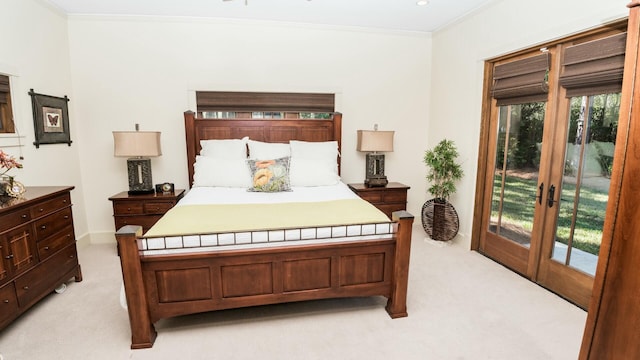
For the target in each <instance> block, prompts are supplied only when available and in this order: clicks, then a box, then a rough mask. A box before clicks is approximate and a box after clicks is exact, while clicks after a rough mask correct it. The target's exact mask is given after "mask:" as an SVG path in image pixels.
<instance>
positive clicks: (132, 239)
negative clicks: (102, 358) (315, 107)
mask: <svg viewBox="0 0 640 360" xmlns="http://www.w3.org/2000/svg"><path fill="white" fill-rule="evenodd" d="M184 119H185V130H186V145H187V168H188V172H189V181H190V184H193V185H194V186H193V187H192V189H191V190H190V191H189V192H188V193H187V195H186V196H185V198H184V199H183V200H184V201H183V200H181V202H180V203H179V204H178V205H177V206H176V207H174V208H173V209H171V210H170V211H169V212H167V214H166V215H165V216H163V218H162V219H160V221H158V223H157V224H156V225H154V226H153V227H152V228H151V229H150V230H149V231H148V232H147V233H146V234H144V235H143V234H142V228H141V227H140V226H125V227H123V228H121V229H118V231H117V232H116V239H117V242H118V252H119V255H120V263H121V267H122V276H123V283H124V289H125V291H124V293H125V298H126V305H127V311H128V314H129V322H130V326H131V348H132V349H139V348H148V347H151V346H153V343H154V341H155V338H156V330H155V327H154V323H155V322H157V321H158V320H160V319H163V318H169V317H175V316H180V315H186V314H194V313H200V312H207V311H214V310H222V309H231V308H240V307H249V306H257V305H267V304H276V303H286V302H296V301H306V300H316V299H328V298H341V297H365V296H384V297H386V298H387V299H388V300H387V305H386V311H387V312H388V314H389V315H390V316H391V318H398V317H405V316H407V307H406V298H407V284H408V270H409V257H410V245H411V227H412V224H413V216H412V215H411V214H409V213H407V212H404V211H401V212H396V213H394V214H393V216H392V219H389V218H387V217H386V216H385V215H384V214H382V212H380V211H378V210H377V209H375V208H374V207H373V206H371V205H370V204H368V203H367V202H365V201H363V200H361V199H359V198H357V196H355V195H354V194H352V193H351V192H350V191H349V190H348V189H347V188H346V186H344V184H342V183H341V182H339V181H338V182H337V183H336V184H335V185H327V186H318V187H317V188H318V189H316V188H315V187H314V186H308V187H306V186H300V187H298V186H291V190H292V191H283V192H279V194H277V195H275V197H280V200H278V201H274V202H275V203H274V204H266V203H263V202H262V201H260V202H259V203H256V201H254V200H251V199H252V197H253V196H258V197H264V198H265V199H266V198H271V195H265V194H263V193H260V192H255V193H253V192H249V191H247V189H246V188H241V189H235V190H233V189H232V190H231V193H230V194H229V193H228V190H229V189H223V187H208V186H202V184H205V185H207V181H204V180H203V178H202V176H200V175H201V174H203V172H202V170H197V171H196V169H202V164H203V163H202V159H203V156H204V152H205V148H206V149H209V147H208V146H205V145H204V144H205V143H206V144H209V143H214V144H218V143H225V141H226V140H227V139H236V140H237V139H247V137H248V138H249V139H252V140H251V141H253V144H254V145H253V146H254V149H260V148H257V147H256V146H258V145H260V146H270V145H267V144H278V143H279V144H287V143H289V142H290V140H291V147H290V148H291V149H292V150H291V151H292V152H293V149H294V144H296V143H297V144H298V145H297V146H304V147H306V146H310V147H309V149H316V148H317V146H324V145H323V144H330V143H331V144H337V149H336V150H337V152H336V153H337V154H339V149H340V145H341V127H342V123H341V122H342V116H341V114H339V113H335V114H333V116H332V118H330V119H323V120H317V119H315V120H298V119H296V120H273V119H265V120H246V119H245V120H243V119H205V118H198V117H196V114H195V113H193V112H190V111H187V112H185V114H184ZM208 140H213V141H209V142H207V141H208ZM218 140H222V141H218ZM251 146H252V145H249V146H248V147H249V150H250V151H249V154H250V155H251ZM304 147H303V148H304ZM245 149H246V147H245ZM269 149H271V147H269ZM301 149H302V148H301ZM267 152H268V151H267ZM313 153H317V151H315V150H314V151H313ZM295 154H301V152H300V150H296V152H295V153H294V154H293V155H292V156H291V157H290V159H291V162H292V163H291V171H292V172H291V181H292V184H293V185H300V184H301V183H300V181H304V177H306V174H308V173H309V174H310V173H313V171H312V170H309V169H306V170H309V172H307V171H306V170H305V172H304V174H305V175H304V176H303V177H300V176H298V178H296V177H295V176H294V162H295V160H294V159H297V158H296V155H295ZM245 155H246V154H245ZM334 163H335V164H334V165H333V166H335V167H336V168H337V170H336V171H339V168H338V167H339V160H338V157H336V161H335V162H334ZM197 164H200V166H201V167H200V168H199V167H198V165H197ZM256 164H257V166H258V167H259V166H263V165H265V164H264V162H262V161H258V160H256ZM297 164H298V165H296V166H297V169H298V171H297V173H298V174H300V171H299V170H300V169H304V167H301V166H302V165H301V164H302V162H300V160H298V163H297ZM218 165H219V164H218ZM251 169H253V167H251ZM259 170H260V169H257V171H259ZM257 171H256V172H254V173H253V174H252V175H256V174H257ZM256 178H257V177H253V178H252V179H253V183H252V184H251V186H255V184H256V180H255V179H256ZM294 179H295V180H296V181H295V182H294ZM214 182H215V181H214ZM196 185H198V186H196ZM260 185H261V184H260ZM302 185H306V184H302ZM320 188H323V189H327V190H322V191H325V192H324V193H322V192H320V193H318V192H316V190H318V191H321V190H320ZM345 189H346V190H345ZM234 191H235V192H234ZM326 191H328V192H326ZM224 194H227V195H224ZM300 194H302V195H303V196H302V197H301V198H300V197H299V195H300ZM206 197H208V198H210V199H213V200H212V201H214V202H216V201H217V202H219V203H220V204H216V205H205V204H203V202H208V201H204V200H202V199H203V198H206ZM294 198H296V199H302V200H291V199H294ZM216 199H217V200H216ZM225 199H233V200H228V201H227V200H225ZM318 200H321V201H318ZM267 202H269V201H267ZM274 207H275V209H276V210H273V209H274ZM264 214H267V215H268V214H279V215H280V216H271V217H270V216H266V215H264ZM301 214H303V215H301ZM238 219H240V220H241V221H239V220H238ZM243 219H244V220H243ZM247 219H249V220H247ZM291 221H293V223H292V222H291ZM205 223H207V224H208V225H206V226H205V225H204V224H205ZM209 223H210V224H209ZM240 223H246V224H242V225H243V226H246V227H244V228H242V229H240V228H237V226H240V225H238V224H240Z"/></svg>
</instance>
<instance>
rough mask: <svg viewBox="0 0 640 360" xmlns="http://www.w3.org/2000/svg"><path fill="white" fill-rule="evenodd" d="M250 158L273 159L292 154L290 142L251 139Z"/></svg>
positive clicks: (249, 143)
mask: <svg viewBox="0 0 640 360" xmlns="http://www.w3.org/2000/svg"><path fill="white" fill-rule="evenodd" d="M248 145H249V159H252V160H271V159H279V158H283V157H289V156H291V147H290V146H289V144H282V143H267V142H262V141H255V140H249V142H248Z"/></svg>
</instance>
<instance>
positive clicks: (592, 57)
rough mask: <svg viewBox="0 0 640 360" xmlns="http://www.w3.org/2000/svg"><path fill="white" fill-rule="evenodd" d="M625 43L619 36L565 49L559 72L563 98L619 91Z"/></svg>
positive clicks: (620, 35) (622, 37) (623, 37)
mask: <svg viewBox="0 0 640 360" xmlns="http://www.w3.org/2000/svg"><path fill="white" fill-rule="evenodd" d="M626 41H627V34H626V33H621V34H617V35H613V36H609V37H606V38H602V39H598V40H593V41H588V42H585V43H582V44H578V45H573V46H568V47H567V48H566V49H565V50H564V56H563V61H562V72H561V73H560V85H561V86H563V87H565V88H566V89H567V97H573V96H581V95H596V94H607V93H616V92H620V91H621V90H622V74H623V70H624V53H625V46H626Z"/></svg>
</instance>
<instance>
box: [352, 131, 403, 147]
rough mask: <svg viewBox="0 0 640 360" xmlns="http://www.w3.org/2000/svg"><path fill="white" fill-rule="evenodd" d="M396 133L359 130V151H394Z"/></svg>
mask: <svg viewBox="0 0 640 360" xmlns="http://www.w3.org/2000/svg"><path fill="white" fill-rule="evenodd" d="M394 133H395V131H373V130H358V147H357V150H358V151H367V152H371V151H373V152H376V151H380V152H388V151H393V134H394Z"/></svg>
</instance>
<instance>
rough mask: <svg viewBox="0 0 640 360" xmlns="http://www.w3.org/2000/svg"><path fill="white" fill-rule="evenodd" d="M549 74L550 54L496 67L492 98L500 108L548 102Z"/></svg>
mask: <svg viewBox="0 0 640 360" xmlns="http://www.w3.org/2000/svg"><path fill="white" fill-rule="evenodd" d="M548 72H549V54H548V53H543V54H540V55H536V56H532V57H528V58H525V59H520V60H515V61H511V62H508V63H504V64H500V65H496V66H495V68H494V70H493V88H492V96H493V98H495V99H496V100H497V102H498V105H500V106H501V105H511V104H526V103H530V102H538V101H546V100H547V92H548V91H549V87H548V84H547V74H548Z"/></svg>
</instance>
